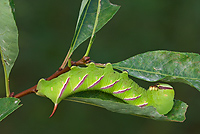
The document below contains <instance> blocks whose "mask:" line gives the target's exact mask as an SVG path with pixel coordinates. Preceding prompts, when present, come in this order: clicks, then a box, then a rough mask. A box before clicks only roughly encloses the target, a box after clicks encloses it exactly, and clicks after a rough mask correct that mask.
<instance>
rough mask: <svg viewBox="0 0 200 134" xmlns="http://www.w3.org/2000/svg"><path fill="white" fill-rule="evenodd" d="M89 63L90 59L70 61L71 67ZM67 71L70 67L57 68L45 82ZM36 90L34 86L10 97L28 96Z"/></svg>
mask: <svg viewBox="0 0 200 134" xmlns="http://www.w3.org/2000/svg"><path fill="white" fill-rule="evenodd" d="M89 62H90V57H83V58H82V59H80V60H79V61H77V62H74V61H71V65H75V66H78V65H85V64H86V63H89ZM69 70H70V67H65V68H64V69H61V68H59V70H58V71H56V72H55V73H54V74H52V75H51V76H50V77H48V78H47V79H46V80H47V81H49V80H52V79H54V78H56V77H58V76H59V75H61V74H63V73H65V72H68V71H69ZM36 88H37V85H35V86H33V87H31V88H29V89H27V90H24V91H22V92H21V93H18V94H16V95H15V96H14V94H12V96H13V97H15V98H20V97H23V96H25V95H27V94H30V93H36V92H37V89H36Z"/></svg>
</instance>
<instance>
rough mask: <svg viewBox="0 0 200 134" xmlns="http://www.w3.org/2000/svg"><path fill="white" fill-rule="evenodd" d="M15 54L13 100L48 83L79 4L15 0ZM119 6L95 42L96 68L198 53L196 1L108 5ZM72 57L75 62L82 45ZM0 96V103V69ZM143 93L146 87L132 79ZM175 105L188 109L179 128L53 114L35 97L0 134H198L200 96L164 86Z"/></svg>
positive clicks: (81, 111)
mask: <svg viewBox="0 0 200 134" xmlns="http://www.w3.org/2000/svg"><path fill="white" fill-rule="evenodd" d="M14 2H15V4H16V5H15V7H16V21H17V26H18V29H19V48H20V53H19V56H18V58H17V60H16V64H15V66H14V68H13V70H12V72H11V75H10V83H11V85H10V86H11V91H14V92H15V93H19V92H21V91H23V90H25V89H27V88H29V87H31V86H33V85H35V84H36V83H37V81H38V80H39V79H40V78H42V77H48V76H50V75H51V74H52V73H54V72H55V71H56V70H57V69H58V67H59V66H60V65H61V64H62V61H63V60H64V57H65V55H66V53H67V51H68V48H69V46H70V43H71V40H72V37H73V34H74V30H75V26H76V21H77V18H78V13H79V8H80V4H81V0H56V1H55V0H14ZM111 2H112V3H116V4H119V5H121V8H120V10H119V11H118V13H117V14H116V15H115V16H114V18H113V19H112V20H111V21H110V22H109V23H108V24H106V25H105V26H104V27H103V29H101V30H100V31H99V32H98V33H97V36H96V39H95V42H94V44H93V46H92V49H91V52H90V55H89V56H91V58H92V59H93V60H94V61H96V62H102V63H105V62H112V63H113V62H118V61H121V60H124V59H126V58H129V57H131V56H134V55H136V54H139V53H143V52H147V51H152V50H172V51H181V52H196V53H200V37H199V36H200V8H199V5H200V1H198V0H181V1H178V0H111ZM84 44H85V45H82V46H81V47H79V48H78V49H77V51H75V53H74V55H73V57H72V58H73V60H78V59H80V58H81V57H82V56H83V54H84V53H85V51H86V46H87V44H88V41H86V42H85V43H84ZM0 76H1V77H0V89H1V90H0V97H4V96H5V90H4V77H3V69H2V66H1V67H0ZM135 81H137V82H138V83H139V84H140V85H141V86H143V87H145V88H148V86H149V85H152V83H149V82H144V81H142V80H138V79H135ZM170 84H171V85H173V87H174V89H175V90H176V97H175V98H176V99H180V100H182V101H185V102H187V104H188V105H189V108H188V111H187V113H186V116H187V120H186V121H185V122H184V123H173V122H161V121H154V120H150V119H145V118H140V117H136V116H132V115H125V114H118V113H113V112H110V111H107V110H105V109H103V108H99V107H94V106H90V105H85V104H79V103H74V102H68V101H63V102H62V103H60V105H59V107H58V109H57V111H56V114H55V115H54V116H53V117H52V118H51V119H49V118H48V117H49V115H50V113H51V111H52V109H53V104H52V103H51V101H50V100H48V99H46V98H43V97H38V96H36V95H35V94H30V95H27V96H25V97H23V98H21V101H22V104H23V106H22V107H21V108H19V109H18V110H17V111H15V112H14V113H13V114H11V115H10V116H9V117H7V118H6V119H4V120H3V121H2V122H1V123H0V134H36V133H38V134H40V133H45V134H46V133H48V134H54V133H61V132H62V133H63V132H65V133H67V134H91V133H95V134H102V133H109V134H114V133H126V134H132V133H134V134H137V133H140V134H146V133H149V134H160V133H162V134H169V133H176V134H189V133H190V134H197V133H200V127H199V126H200V116H199V112H200V103H199V101H200V97H199V96H200V93H199V92H198V91H197V90H196V89H194V88H192V87H190V86H188V85H186V84H181V83H170Z"/></svg>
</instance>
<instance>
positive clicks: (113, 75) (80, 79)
mask: <svg viewBox="0 0 200 134" xmlns="http://www.w3.org/2000/svg"><path fill="white" fill-rule="evenodd" d="M37 90H38V92H37V93H36V94H37V95H40V96H46V97H47V98H49V99H51V101H52V102H53V103H54V104H55V106H54V110H53V112H52V114H51V116H52V115H53V114H54V112H55V110H56V108H57V105H58V103H59V102H60V101H61V100H63V99H65V98H66V97H68V96H69V95H71V94H74V93H77V92H80V91H86V90H100V91H102V92H106V93H109V94H112V95H114V96H115V97H118V98H120V99H122V100H124V101H125V102H126V103H128V104H131V105H136V106H138V107H145V106H153V107H155V108H156V110H157V111H158V112H159V113H160V114H167V113H168V112H169V111H170V110H171V109H172V107H173V104H174V102H173V99H174V90H173V88H172V87H171V86H170V85H168V84H158V85H155V86H150V87H149V89H148V90H146V89H144V88H142V87H140V86H139V85H138V84H137V83H135V82H134V81H133V80H132V79H130V78H129V77H128V73H127V72H126V71H123V72H122V73H119V72H117V71H114V70H113V67H112V65H111V64H110V63H107V64H106V67H105V68H99V67H96V66H95V64H94V63H90V64H89V65H88V67H77V66H73V67H71V70H70V71H69V72H66V73H64V74H62V75H60V76H58V77H57V78H55V79H52V80H51V81H46V80H45V79H40V80H39V82H38V85H37ZM51 116H50V117H51Z"/></svg>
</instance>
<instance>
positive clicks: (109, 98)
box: [66, 91, 188, 122]
mask: <svg viewBox="0 0 200 134" xmlns="http://www.w3.org/2000/svg"><path fill="white" fill-rule="evenodd" d="M66 100H69V101H75V102H80V103H85V104H90V105H95V106H98V107H102V108H105V109H107V110H109V111H112V112H117V113H122V114H131V115H135V116H140V117H145V118H150V119H154V120H162V121H174V122H183V121H184V120H185V113H186V110H187V107H188V106H187V104H186V103H184V102H182V101H179V100H175V101H174V102H175V104H174V106H173V109H172V110H171V111H170V112H169V113H168V114H166V115H161V114H159V113H158V112H157V111H156V109H155V108H154V107H152V106H148V107H143V108H140V107H138V106H134V105H130V104H127V103H125V102H123V101H122V100H121V99H118V98H116V97H114V96H113V95H111V94H107V93H104V92H101V91H84V92H79V93H76V94H74V95H71V96H69V97H68V98H67V99H66Z"/></svg>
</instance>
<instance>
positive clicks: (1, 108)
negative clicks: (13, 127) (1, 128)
mask: <svg viewBox="0 0 200 134" xmlns="http://www.w3.org/2000/svg"><path fill="white" fill-rule="evenodd" d="M19 103H20V100H19V99H17V98H11V97H10V98H0V121H2V120H3V119H4V118H6V117H7V116H8V115H9V114H11V113H12V112H13V111H15V110H16V109H18V108H19V107H21V106H22V104H21V105H19Z"/></svg>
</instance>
